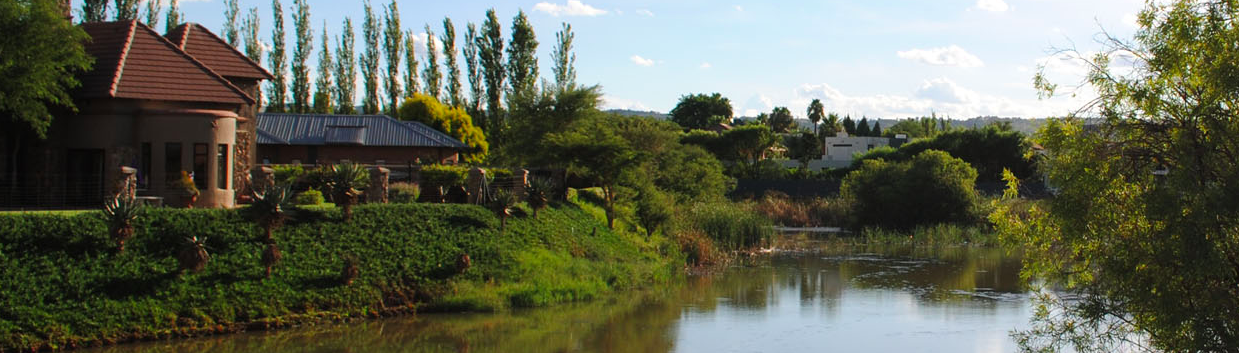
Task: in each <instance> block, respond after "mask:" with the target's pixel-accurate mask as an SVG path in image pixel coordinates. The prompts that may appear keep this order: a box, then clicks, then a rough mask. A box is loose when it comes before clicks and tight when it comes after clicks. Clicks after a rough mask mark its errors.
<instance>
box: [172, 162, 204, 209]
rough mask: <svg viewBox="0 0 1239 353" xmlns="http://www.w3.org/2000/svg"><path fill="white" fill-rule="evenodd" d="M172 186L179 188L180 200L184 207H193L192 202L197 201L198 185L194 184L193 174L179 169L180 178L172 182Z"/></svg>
mask: <svg viewBox="0 0 1239 353" xmlns="http://www.w3.org/2000/svg"><path fill="white" fill-rule="evenodd" d="M172 186H173V188H175V189H178V190H181V196H182V198H181V200H183V201H184V205H185V208H194V202H198V195H199V194H200V192H199V191H198V186H197V185H194V176H193V175H191V174H189V172H186V171H184V170H182V171H181V178H180V179H178V180H177V181H176V182H175V183H173V185H172Z"/></svg>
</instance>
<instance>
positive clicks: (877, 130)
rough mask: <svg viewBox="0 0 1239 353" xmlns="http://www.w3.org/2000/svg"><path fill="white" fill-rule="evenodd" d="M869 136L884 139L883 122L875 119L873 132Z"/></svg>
mask: <svg viewBox="0 0 1239 353" xmlns="http://www.w3.org/2000/svg"><path fill="white" fill-rule="evenodd" d="M869 135H872V136H877V137H882V122H881V121H877V119H874V121H873V131H870V132H869Z"/></svg>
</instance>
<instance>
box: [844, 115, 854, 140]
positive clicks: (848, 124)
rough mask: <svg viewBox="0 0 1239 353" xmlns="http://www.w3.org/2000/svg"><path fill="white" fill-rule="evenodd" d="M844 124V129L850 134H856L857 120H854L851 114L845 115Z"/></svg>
mask: <svg viewBox="0 0 1239 353" xmlns="http://www.w3.org/2000/svg"><path fill="white" fill-rule="evenodd" d="M842 124H843V131H845V132H847V133H848V135H849V136H852V135H856V121H853V120H852V116H851V115H848V116H844V117H843V121H842Z"/></svg>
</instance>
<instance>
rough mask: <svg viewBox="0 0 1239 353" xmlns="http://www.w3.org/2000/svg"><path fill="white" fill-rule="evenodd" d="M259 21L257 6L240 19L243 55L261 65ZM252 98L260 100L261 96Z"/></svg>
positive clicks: (261, 51) (261, 47)
mask: <svg viewBox="0 0 1239 353" xmlns="http://www.w3.org/2000/svg"><path fill="white" fill-rule="evenodd" d="M261 22H262V20H260V19H259V17H258V7H251V8H250V10H249V11H248V14H247V15H246V16H245V18H243V19H241V27H242V28H245V32H243V33H244V34H245V56H246V57H248V58H249V59H250V60H253V61H254V63H256V64H258V65H262V54H263V50H264V49H263V45H262V39H260V38H259V36H260V34H258V28H259V27H260V24H261ZM338 76H339V75H337V77H338ZM260 93H261V92H260ZM260 95H261V94H260ZM254 98H256V99H259V100H261V98H262V97H261V96H260V97H254ZM259 105H261V102H259Z"/></svg>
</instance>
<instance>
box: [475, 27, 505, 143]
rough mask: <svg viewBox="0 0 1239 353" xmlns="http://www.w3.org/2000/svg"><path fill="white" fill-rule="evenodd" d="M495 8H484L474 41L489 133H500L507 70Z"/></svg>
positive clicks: (486, 127) (486, 126)
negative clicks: (483, 88) (480, 68)
mask: <svg viewBox="0 0 1239 353" xmlns="http://www.w3.org/2000/svg"><path fill="white" fill-rule="evenodd" d="M502 30H503V29H502V25H500V24H499V18H498V17H496V16H495V9H493V8H492V9H490V10H486V20H485V21H483V22H482V32H481V33H480V34H479V36H478V37H477V39H476V40H475V43H477V48H478V61H479V62H480V63H481V65H482V77H483V81H484V82H485V84H484V86H485V87H486V115H487V117H486V120H487V121H486V125H485V126H484V129H485V130H486V132H487V133H489V134H491V135H496V134H499V133H501V130H502V129H503V105H502V99H503V83H504V79H505V78H506V77H507V71H506V70H505V69H504V67H503V34H502V33H501V31H502Z"/></svg>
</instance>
